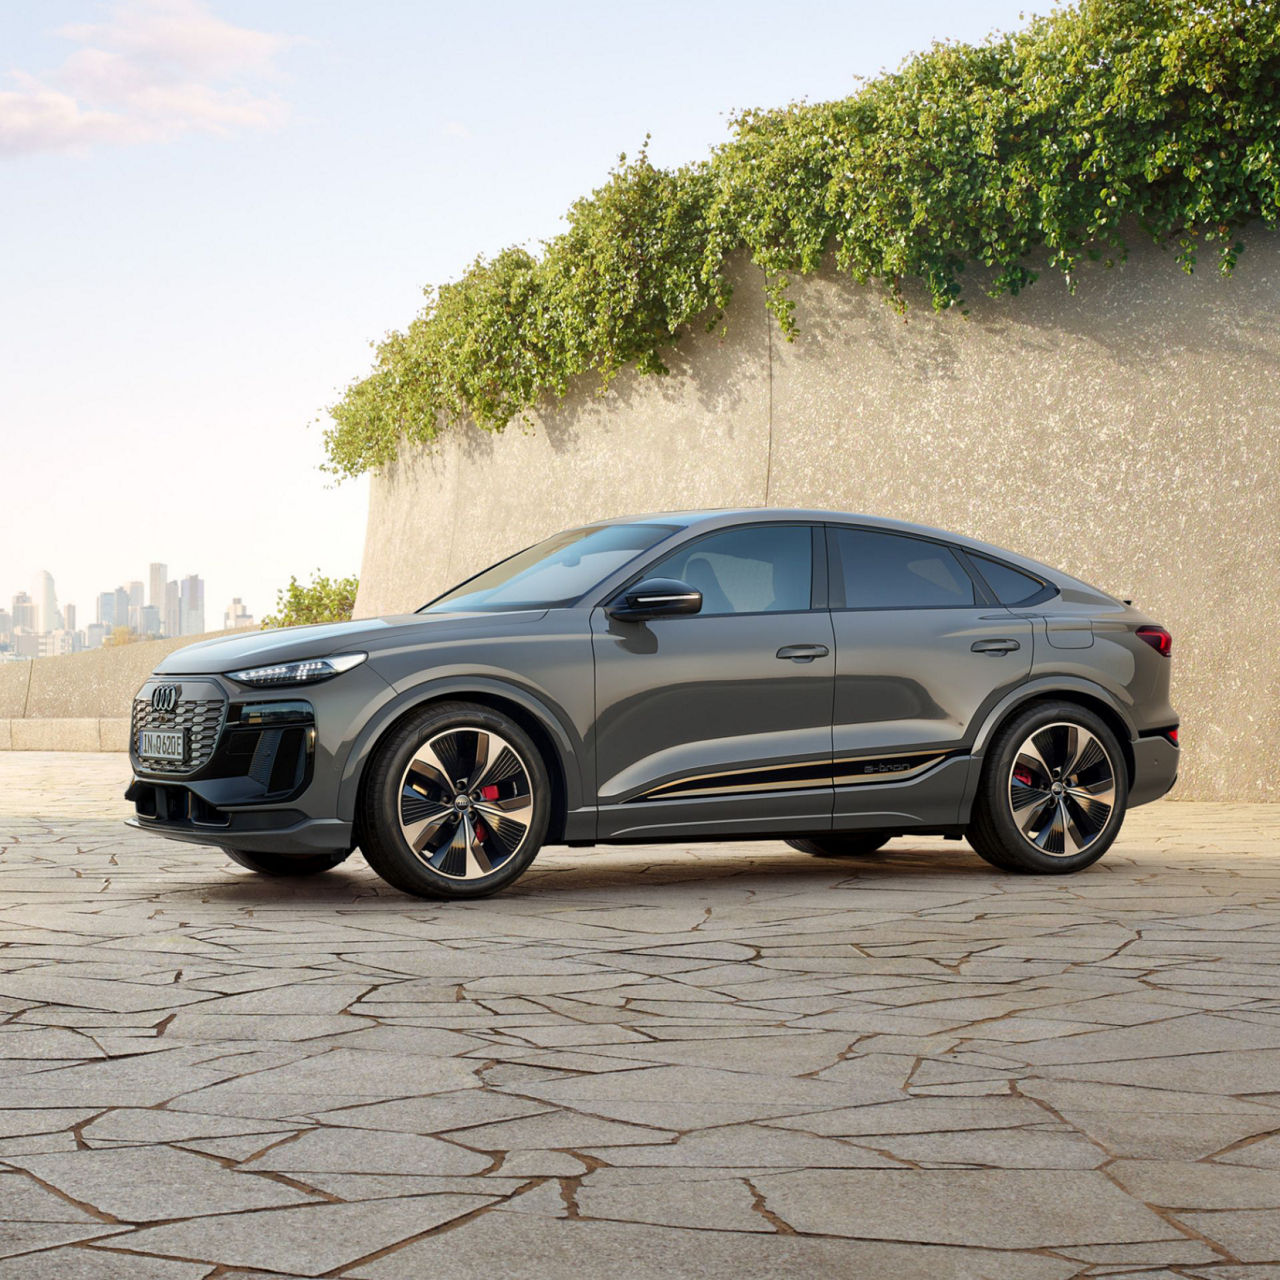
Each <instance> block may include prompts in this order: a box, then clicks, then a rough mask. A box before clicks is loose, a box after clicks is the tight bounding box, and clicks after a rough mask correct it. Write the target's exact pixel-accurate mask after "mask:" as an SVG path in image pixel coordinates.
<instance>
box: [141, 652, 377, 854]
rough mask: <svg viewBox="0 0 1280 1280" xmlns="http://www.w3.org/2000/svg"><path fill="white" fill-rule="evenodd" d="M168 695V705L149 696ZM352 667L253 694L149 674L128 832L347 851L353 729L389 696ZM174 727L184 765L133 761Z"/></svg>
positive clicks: (283, 849)
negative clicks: (347, 774)
mask: <svg viewBox="0 0 1280 1280" xmlns="http://www.w3.org/2000/svg"><path fill="white" fill-rule="evenodd" d="M161 686H177V688H178V694H177V700H176V705H175V706H174V707H172V708H169V707H168V706H167V704H166V703H165V700H164V698H163V697H162V698H161V699H160V700H159V701H160V706H161V708H162V709H159V710H158V709H157V707H156V705H155V701H154V700H153V698H152V694H153V693H154V692H155V690H156V689H157V688H159V687H161ZM390 692H391V691H390V689H389V687H388V686H387V684H386V682H385V681H384V680H382V679H381V677H379V676H377V675H375V674H374V673H373V672H372V671H370V670H369V669H368V667H367V666H361V667H358V668H356V669H355V670H352V671H348V672H345V673H343V674H342V675H339V676H337V677H335V678H334V679H332V680H327V681H324V682H322V683H318V684H314V685H301V686H297V687H292V688H283V689H271V690H256V689H248V688H245V687H244V686H243V685H241V684H238V683H237V682H235V681H232V680H229V679H227V678H226V677H224V676H218V675H193V676H183V675H181V674H173V675H168V674H164V675H153V676H151V677H150V678H149V679H148V680H147V682H146V683H145V684H144V685H143V686H142V688H141V689H140V690H139V691H138V694H137V696H136V697H135V699H134V710H133V719H132V727H131V735H130V749H129V759H130V763H131V764H132V765H133V773H134V776H133V781H132V782H131V784H130V786H129V788H128V790H127V791H126V792H125V798H126V799H128V800H131V801H133V804H134V814H133V816H132V817H131V818H129V819H128V820H127V821H128V824H129V825H130V826H131V827H134V828H135V829H137V830H139V831H150V832H154V833H155V834H156V835H162V836H166V837H167V838H169V839H171V840H182V841H185V842H187V843H191V844H207V845H219V846H227V847H230V848H233V849H242V850H244V851H245V852H248V853H280V854H299V855H302V854H311V853H318V852H334V853H336V852H346V851H347V850H349V849H351V847H352V846H353V844H354V838H353V825H354V824H353V821H352V819H353V817H354V805H353V803H350V798H348V804H347V807H346V810H345V811H344V810H343V807H342V804H341V797H340V793H341V790H342V788H341V781H342V770H343V766H344V764H345V762H346V759H347V755H348V753H349V751H350V748H351V743H352V737H353V734H354V732H355V726H358V725H360V724H363V723H364V722H365V720H366V719H367V717H368V714H369V709H370V707H371V706H376V705H377V704H378V703H379V702H380V701H381V700H382V699H385V698H386V697H387V696H389V694H390ZM174 728H176V729H178V730H179V731H181V732H182V733H183V734H184V735H185V737H184V741H185V744H186V751H185V758H184V759H183V760H182V761H181V762H168V761H165V760H162V759H156V758H149V757H145V756H142V755H141V754H140V751H141V747H142V744H143V742H144V741H147V740H146V739H144V737H143V731H144V730H146V729H174Z"/></svg>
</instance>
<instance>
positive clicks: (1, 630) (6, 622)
mask: <svg viewBox="0 0 1280 1280" xmlns="http://www.w3.org/2000/svg"><path fill="white" fill-rule="evenodd" d="M12 633H13V614H11V613H10V612H9V610H8V609H0V640H7V639H8V638H9V636H10V635H11V634H12Z"/></svg>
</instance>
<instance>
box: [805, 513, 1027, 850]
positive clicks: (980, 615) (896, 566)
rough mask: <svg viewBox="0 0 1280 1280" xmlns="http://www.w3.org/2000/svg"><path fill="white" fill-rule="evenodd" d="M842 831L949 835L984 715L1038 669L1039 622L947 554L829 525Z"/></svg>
mask: <svg viewBox="0 0 1280 1280" xmlns="http://www.w3.org/2000/svg"><path fill="white" fill-rule="evenodd" d="M829 537H830V543H829V546H830V571H831V601H832V613H831V618H832V625H833V627H834V630H835V637H836V684H835V711H834V724H833V728H832V747H833V752H834V766H833V774H834V779H835V810H834V825H835V827H836V828H837V829H841V828H856V827H868V826H876V825H883V826H886V827H895V826H896V827H898V828H900V829H903V830H910V829H911V827H913V826H918V825H922V824H923V825H950V824H953V823H955V822H956V821H957V816H958V808H959V804H960V800H961V797H962V795H963V793H964V790H965V784H966V782H967V780H968V772H969V760H968V748H969V745H970V744H971V743H972V741H973V735H974V732H975V731H976V728H977V725H978V724H979V723H980V721H981V718H982V717H983V716H984V715H985V713H986V711H987V710H988V709H989V708H991V707H993V706H994V705H995V704H996V702H998V701H999V699H1000V698H1001V697H1003V695H1004V694H1005V693H1006V692H1008V691H1009V690H1010V689H1012V688H1013V687H1014V686H1016V685H1018V684H1021V683H1022V682H1023V681H1024V680H1025V679H1026V678H1027V676H1028V674H1029V672H1030V670H1031V658H1032V630H1031V623H1030V622H1029V621H1027V620H1026V619H1023V618H1018V617H1015V616H1014V615H1013V614H1012V613H1011V612H1010V611H1009V610H1008V609H1006V608H1004V607H1003V606H1001V605H998V604H986V603H983V601H982V599H981V594H982V593H981V591H980V589H979V587H978V586H977V584H976V583H975V582H974V580H973V578H972V577H971V576H970V575H969V573H968V572H967V570H966V569H965V566H964V564H963V563H962V562H961V560H960V557H959V556H958V555H957V554H956V552H955V551H954V550H952V549H951V548H950V547H949V546H948V545H947V544H946V543H943V542H937V541H933V540H930V539H927V538H918V537H913V536H910V535H907V534H898V533H890V532H887V531H883V530H879V529H857V528H852V527H840V526H830V532H829Z"/></svg>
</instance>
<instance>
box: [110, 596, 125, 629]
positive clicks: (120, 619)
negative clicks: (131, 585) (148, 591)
mask: <svg viewBox="0 0 1280 1280" xmlns="http://www.w3.org/2000/svg"><path fill="white" fill-rule="evenodd" d="M111 616H112V617H113V618H114V619H115V625H116V626H117V627H127V626H128V625H129V592H128V591H127V590H126V589H125V588H124V587H117V588H116V603H115V607H114V608H113V609H112V611H111Z"/></svg>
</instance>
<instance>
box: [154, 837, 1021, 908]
mask: <svg viewBox="0 0 1280 1280" xmlns="http://www.w3.org/2000/svg"><path fill="white" fill-rule="evenodd" d="M192 871H193V867H192V864H191V862H190V860H189V859H188V860H184V865H183V866H182V867H181V868H171V869H170V871H169V874H173V875H174V876H175V879H176V878H178V877H181V878H182V879H183V880H185V881H186V883H185V885H183V886H182V889H184V890H185V892H181V891H180V890H179V888H178V886H177V885H175V893H174V894H167V893H166V894H164V897H165V899H166V900H168V901H173V899H174V897H184V898H189V897H191V896H195V897H197V898H198V899H199V901H200V902H201V903H202V904H205V905H209V904H213V903H224V904H226V905H228V906H234V907H237V908H245V907H248V908H254V907H270V906H281V905H285V904H288V905H292V906H317V905H325V904H332V905H334V906H353V905H357V904H359V905H361V906H363V907H365V908H366V909H367V908H368V906H370V905H371V904H372V903H374V902H378V903H381V902H386V903H391V904H395V905H396V907H397V909H399V910H404V909H405V908H406V907H413V908H416V909H420V910H426V911H453V910H458V909H460V908H461V909H476V908H481V909H485V910H489V911H492V910H501V908H502V904H503V903H507V904H512V905H516V904H520V903H525V904H527V903H529V902H531V901H537V900H540V899H551V898H556V897H560V898H563V899H566V900H567V899H569V898H574V899H579V900H580V899H582V898H583V897H591V898H594V899H596V900H598V899H599V898H600V897H601V896H604V897H606V898H626V897H627V896H628V895H632V896H634V895H637V894H638V893H642V894H643V895H644V897H645V899H646V904H647V905H652V904H653V896H654V893H655V891H656V892H657V893H658V894H659V895H660V896H662V897H666V896H668V893H669V895H670V897H671V899H672V902H673V904H674V903H675V902H676V901H677V900H687V898H688V896H689V894H690V893H691V892H693V893H698V892H706V891H711V890H714V889H717V888H719V889H722V890H724V889H731V888H733V887H734V886H735V885H736V886H738V887H740V888H741V889H742V890H743V892H744V893H746V892H748V891H749V892H750V893H751V894H765V893H767V892H768V890H769V885H770V883H773V884H775V885H777V886H779V887H780V888H781V887H783V886H785V892H786V893H787V894H793V893H795V892H797V891H801V892H803V891H806V890H814V891H818V890H827V889H837V888H838V889H847V890H851V891H854V892H856V890H857V888H858V887H859V886H860V885H863V886H868V887H870V886H875V885H886V886H888V885H890V884H891V885H892V887H893V888H895V889H906V890H909V889H910V888H911V887H912V885H913V884H917V885H919V884H921V883H922V882H924V881H929V882H931V883H930V887H931V888H934V889H937V888H939V887H945V886H946V885H955V884H958V883H962V882H963V883H965V884H966V887H969V886H975V885H978V884H981V883H983V882H988V883H991V884H992V885H994V884H995V882H997V881H1009V880H1010V879H1012V877H1010V876H1008V875H1006V874H1004V873H1001V872H998V871H996V870H995V869H994V868H992V867H989V866H988V865H987V864H986V863H985V862H983V861H982V860H981V859H980V858H979V857H978V856H977V854H975V853H973V852H972V850H970V849H969V847H968V846H967V845H963V844H957V843H953V842H949V841H948V842H943V841H940V840H939V841H921V840H914V841H911V840H902V841H895V842H894V843H893V844H891V845H889V846H888V847H887V848H886V849H885V850H884V851H882V852H877V853H876V854H873V855H869V856H863V857H839V858H820V857H815V856H813V855H812V854H805V853H800V852H798V851H796V850H793V849H789V848H788V847H787V846H786V845H784V844H781V843H777V842H773V841H769V842H759V843H752V844H742V843H734V844H725V845H718V844H699V845H694V846H688V845H669V846H660V845H637V846H616V845H615V846H610V845H600V846H597V847H596V848H594V849H566V848H559V847H554V848H549V849H546V850H544V851H543V852H542V853H541V854H540V855H539V857H538V858H537V859H536V860H535V862H534V863H533V865H532V867H530V869H529V870H528V871H527V872H526V873H525V874H524V875H523V876H522V877H521V878H520V879H519V880H517V881H516V882H515V884H513V885H511V886H510V887H509V888H507V889H504V890H501V891H500V892H499V893H497V894H495V895H493V896H492V897H488V898H480V899H475V900H472V901H471V902H465V903H460V902H440V901H434V900H432V899H415V898H413V897H411V896H410V895H407V894H403V893H401V892H399V891H398V890H396V889H393V888H392V887H391V886H390V885H387V884H385V883H384V882H383V881H382V880H380V879H379V878H378V877H377V876H376V875H375V874H374V872H373V871H372V870H370V869H369V867H368V865H367V864H366V863H365V861H364V859H363V858H362V857H361V856H360V854H359V852H358V851H357V852H356V853H354V854H353V855H352V856H351V858H350V860H349V861H347V862H345V863H343V864H342V865H341V866H339V867H336V868H335V869H334V870H332V871H328V872H325V873H323V874H321V875H317V876H308V877H305V878H300V879H296V880H295V879H290V878H288V877H268V876H260V875H255V874H254V873H253V872H250V871H244V870H242V869H240V868H238V867H235V866H234V865H232V864H228V865H226V866H225V867H223V866H222V865H220V864H219V863H218V862H217V861H216V855H215V860H214V861H212V862H211V864H210V867H209V873H208V880H207V882H201V883H192Z"/></svg>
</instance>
